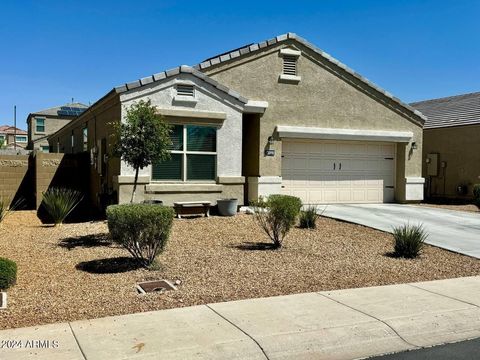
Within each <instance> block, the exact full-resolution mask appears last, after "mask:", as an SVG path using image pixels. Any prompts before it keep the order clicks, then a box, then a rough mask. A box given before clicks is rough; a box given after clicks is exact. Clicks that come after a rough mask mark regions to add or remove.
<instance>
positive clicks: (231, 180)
mask: <svg viewBox="0 0 480 360" xmlns="http://www.w3.org/2000/svg"><path fill="white" fill-rule="evenodd" d="M218 183H219V184H225V185H227V184H232V185H233V184H245V176H219V177H218Z"/></svg>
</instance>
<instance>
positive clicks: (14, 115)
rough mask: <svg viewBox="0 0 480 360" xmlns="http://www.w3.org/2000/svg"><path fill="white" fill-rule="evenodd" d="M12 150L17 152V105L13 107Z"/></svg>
mask: <svg viewBox="0 0 480 360" xmlns="http://www.w3.org/2000/svg"><path fill="white" fill-rule="evenodd" d="M13 149H14V150H15V151H16V150H17V105H13Z"/></svg>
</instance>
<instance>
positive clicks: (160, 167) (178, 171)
mask: <svg viewBox="0 0 480 360" xmlns="http://www.w3.org/2000/svg"><path fill="white" fill-rule="evenodd" d="M171 156H172V157H171V159H170V160H167V161H162V162H159V163H156V164H153V165H152V179H153V180H182V157H183V156H182V154H171Z"/></svg>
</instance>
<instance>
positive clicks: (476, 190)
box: [473, 184, 480, 208]
mask: <svg viewBox="0 0 480 360" xmlns="http://www.w3.org/2000/svg"><path fill="white" fill-rule="evenodd" d="M473 199H474V202H475V205H477V206H478V207H479V208H480V184H474V185H473Z"/></svg>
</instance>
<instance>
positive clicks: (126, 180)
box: [113, 175, 150, 185]
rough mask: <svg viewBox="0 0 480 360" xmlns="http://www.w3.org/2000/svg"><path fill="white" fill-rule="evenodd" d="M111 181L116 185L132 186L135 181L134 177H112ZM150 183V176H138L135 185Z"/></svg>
mask: <svg viewBox="0 0 480 360" xmlns="http://www.w3.org/2000/svg"><path fill="white" fill-rule="evenodd" d="M113 181H114V182H115V183H117V184H122V185H124V184H133V182H134V181H135V176H134V175H118V176H114V177H113ZM149 182H150V176H147V175H138V179H137V184H148V183H149Z"/></svg>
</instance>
